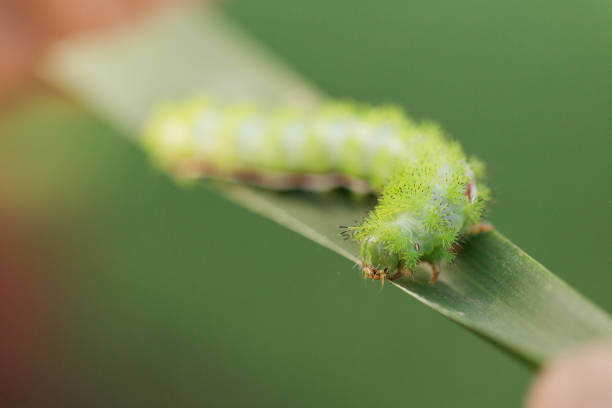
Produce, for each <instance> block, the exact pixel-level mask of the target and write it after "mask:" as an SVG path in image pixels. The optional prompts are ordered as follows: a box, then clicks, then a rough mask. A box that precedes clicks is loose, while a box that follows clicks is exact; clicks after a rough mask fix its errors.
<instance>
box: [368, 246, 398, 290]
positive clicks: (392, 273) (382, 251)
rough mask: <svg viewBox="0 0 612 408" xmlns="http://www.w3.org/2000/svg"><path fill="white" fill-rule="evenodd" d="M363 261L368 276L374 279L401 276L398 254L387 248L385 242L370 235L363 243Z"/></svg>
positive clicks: (383, 279)
mask: <svg viewBox="0 0 612 408" xmlns="http://www.w3.org/2000/svg"><path fill="white" fill-rule="evenodd" d="M361 261H362V268H363V273H364V274H365V277H366V278H370V279H374V280H382V281H383V282H384V281H385V279H395V278H397V277H399V276H401V267H400V265H401V262H400V258H399V256H398V254H396V253H393V252H391V251H389V250H388V249H386V248H385V244H384V242H382V241H381V240H380V239H378V238H376V237H369V238H367V239H365V240H364V241H363V242H362V244H361Z"/></svg>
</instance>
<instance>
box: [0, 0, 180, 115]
mask: <svg viewBox="0 0 612 408" xmlns="http://www.w3.org/2000/svg"><path fill="white" fill-rule="evenodd" d="M178 1H180V0H1V1H0V106H2V104H5V103H6V102H7V101H8V100H9V99H10V98H11V96H14V94H15V93H16V92H18V90H19V89H20V88H21V87H22V86H23V84H24V83H26V82H28V81H29V80H31V79H32V76H33V73H34V71H35V69H36V65H37V63H38V62H39V61H40V59H41V58H42V57H43V56H44V54H45V51H46V50H47V49H48V48H49V46H50V45H52V44H53V43H54V42H55V41H57V40H59V39H62V38H65V37H67V36H71V35H76V34H80V33H83V32H91V31H95V30H100V29H108V28H109V27H119V26H122V25H123V24H124V23H126V22H129V21H132V20H133V19H134V18H136V17H138V16H140V15H143V14H144V13H145V12H147V11H149V10H151V9H153V8H155V7H157V6H159V5H161V4H165V3H175V2H178Z"/></svg>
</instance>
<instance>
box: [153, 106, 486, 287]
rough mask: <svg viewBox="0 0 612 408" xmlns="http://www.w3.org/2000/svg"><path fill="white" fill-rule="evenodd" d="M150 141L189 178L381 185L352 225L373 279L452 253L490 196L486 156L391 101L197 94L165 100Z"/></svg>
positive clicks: (315, 186)
mask: <svg viewBox="0 0 612 408" xmlns="http://www.w3.org/2000/svg"><path fill="white" fill-rule="evenodd" d="M143 140H144V145H145V147H146V148H147V150H148V151H149V152H150V153H151V155H152V157H154V158H155V160H156V161H157V162H158V163H159V165H161V166H162V167H164V168H166V169H167V170H169V171H172V172H173V173H175V174H179V175H181V176H183V177H204V176H205V177H214V178H220V179H226V180H233V181H241V182H249V183H252V184H257V185H260V186H263V187H267V188H275V189H283V188H303V189H311V190H325V189H330V188H336V187H346V188H349V189H352V190H355V191H359V192H371V193H374V194H378V195H379V201H378V204H377V206H376V207H375V208H374V209H373V210H372V211H371V212H370V214H369V215H368V217H367V218H366V220H365V221H364V222H363V224H361V225H357V226H353V227H350V228H349V231H350V234H351V236H352V237H353V238H354V239H356V240H358V241H359V242H360V243H361V248H362V251H361V252H362V262H363V268H364V271H365V273H366V276H369V277H371V278H374V279H385V278H393V277H397V276H399V275H401V274H402V273H403V272H404V271H408V272H409V271H411V270H412V269H413V267H414V266H415V265H416V264H417V263H419V262H422V261H426V262H429V263H431V264H432V265H438V264H440V263H441V262H442V261H445V260H450V259H452V257H453V252H452V248H453V246H454V245H455V244H456V243H457V241H458V239H459V238H460V237H461V236H462V235H464V234H466V233H467V232H468V231H469V230H470V228H472V227H473V226H474V225H476V224H477V223H479V222H480V218H481V214H482V212H483V209H484V207H485V205H486V202H487V200H488V189H487V188H486V187H485V186H484V184H483V182H482V178H483V175H484V170H483V166H482V164H480V163H479V162H478V161H476V160H468V159H467V158H466V156H465V154H464V153H463V151H462V149H461V147H460V146H459V144H458V143H456V142H452V141H449V140H448V138H447V137H445V136H444V134H443V132H442V131H441V130H440V128H439V127H438V126H437V125H435V124H433V123H431V122H427V123H421V124H419V123H416V122H414V121H412V120H410V119H409V118H408V117H407V116H406V115H405V114H404V113H403V112H402V111H401V110H400V109H398V108H395V107H392V106H383V107H370V106H363V105H357V104H352V103H328V104H325V105H323V106H321V107H320V108H319V109H316V110H314V111H303V110H297V109H290V108H283V109H277V110H273V109H262V108H260V107H258V106H256V105H253V104H240V105H230V106H224V105H222V104H218V103H215V102H212V101H210V100H207V99H204V98H198V99H194V100H190V101H187V102H183V103H180V104H169V105H165V106H164V107H162V108H160V109H159V110H158V112H157V113H156V114H154V115H153V117H152V119H151V121H150V123H149V125H148V126H147V128H146V131H145V135H144V139H143ZM398 274H399V275H398ZM435 276H437V275H435ZM435 276H434V277H435ZM434 280H435V279H434Z"/></svg>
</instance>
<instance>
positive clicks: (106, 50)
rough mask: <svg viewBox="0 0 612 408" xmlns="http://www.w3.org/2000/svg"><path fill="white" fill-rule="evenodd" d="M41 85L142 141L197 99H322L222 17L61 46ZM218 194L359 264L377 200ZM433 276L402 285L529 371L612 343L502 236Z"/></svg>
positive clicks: (481, 240)
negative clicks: (153, 114) (158, 115)
mask: <svg viewBox="0 0 612 408" xmlns="http://www.w3.org/2000/svg"><path fill="white" fill-rule="evenodd" d="M177 44H180V46H177ZM43 75H44V76H45V77H46V79H47V80H48V81H49V82H51V83H53V84H56V85H58V86H59V87H61V88H62V89H64V90H66V91H68V92H69V93H70V94H72V95H73V96H75V97H76V98H77V99H79V100H80V101H82V102H83V103H84V104H85V105H87V106H89V107H90V108H91V109H92V110H94V111H95V112H97V113H98V114H100V115H102V116H104V117H106V118H108V119H109V120H110V121H111V122H113V123H115V124H116V125H118V126H119V127H121V128H122V129H123V130H125V132H126V134H128V135H130V136H133V137H137V136H138V134H139V132H140V128H141V126H142V124H143V122H144V120H145V119H146V117H147V115H148V113H149V111H150V109H151V108H152V106H154V105H155V104H157V103H159V102H162V101H165V100H169V99H175V98H183V97H189V96H192V95H193V94H194V93H198V92H205V93H206V94H209V95H214V96H216V97H218V98H221V99H229V100H236V99H243V98H244V99H258V100H260V101H261V102H262V103H276V104H279V103H281V104H282V103H287V102H290V103H292V104H294V105H296V104H303V105H305V106H311V105H313V104H316V103H317V101H318V100H320V99H321V94H320V92H317V91H315V90H313V88H312V87H311V86H309V85H307V83H306V82H305V81H303V80H301V79H300V78H299V77H298V76H297V75H296V74H294V73H292V72H291V71H289V70H288V69H286V68H284V67H283V66H282V65H281V64H280V63H279V62H278V61H275V60H274V58H273V57H272V56H270V55H268V54H267V53H266V52H265V50H263V49H262V48H261V47H259V46H258V45H257V44H256V43H254V42H253V41H251V40H250V39H249V38H248V37H246V36H245V35H243V34H241V33H239V32H238V31H236V30H235V29H233V28H231V26H230V25H228V24H227V22H225V21H223V19H222V18H220V17H219V16H218V15H216V14H215V13H211V12H204V11H202V10H199V9H196V10H194V9H191V8H186V9H176V10H173V11H170V12H166V13H163V14H160V15H158V16H156V17H155V18H151V19H150V20H148V21H145V22H144V23H142V25H140V26H139V27H137V28H135V29H133V30H130V31H127V32H122V33H115V34H113V35H111V36H109V37H105V38H97V39H89V40H80V41H79V42H78V43H75V42H73V43H70V44H64V45H63V46H62V47H60V48H59V49H58V50H57V52H56V53H55V54H54V55H53V56H52V58H51V59H50V61H49V65H48V70H47V71H46V72H45V73H44V74H43ZM209 184H210V185H212V186H213V188H216V189H217V190H218V191H219V192H220V193H221V194H223V195H225V196H226V197H228V198H229V199H231V200H233V201H235V202H237V203H239V204H241V205H244V206H245V207H247V208H249V209H251V210H253V211H255V212H257V213H259V214H262V215H264V216H266V217H269V218H271V219H272V220H274V221H276V222H278V223H280V224H283V225H285V226H287V227H288V228H291V229H292V230H294V231H296V232H298V233H300V234H303V235H305V236H306V237H308V238H310V239H312V240H314V241H316V242H318V243H319V244H321V245H324V246H326V247H328V248H330V249H332V250H334V251H336V252H337V253H339V254H341V255H343V256H345V257H346V258H348V259H350V260H352V261H354V262H358V261H359V256H358V248H357V246H356V245H355V244H354V243H352V242H350V241H345V240H343V239H342V238H341V236H340V235H339V229H338V226H340V225H350V224H352V223H354V222H355V221H358V220H360V219H361V218H362V217H363V216H364V215H365V214H366V213H367V211H368V210H369V209H370V208H371V206H372V205H373V202H372V201H371V200H367V199H363V200H356V199H354V198H351V197H349V196H347V195H346V194H342V193H338V192H336V193H330V194H324V195H317V194H311V193H276V192H270V191H264V190H259V189H253V188H249V187H245V186H241V185H227V184H219V183H209ZM427 273H428V272H427V271H426V270H424V269H422V270H419V271H417V274H416V277H415V278H413V279H404V280H401V281H398V282H393V284H394V285H395V286H397V287H398V288H400V289H402V290H403V291H405V292H406V293H408V294H410V295H412V296H414V297H415V298H417V299H419V300H420V301H421V302H423V303H425V304H426V305H428V306H429V307H431V308H433V309H435V310H437V311H438V312H440V313H442V314H443V315H444V316H446V317H448V318H449V319H451V320H454V321H455V322H457V323H459V324H461V325H463V326H465V327H466V328H468V329H470V330H472V331H473V332H475V333H477V334H479V335H481V336H483V337H485V338H486V339H488V340H490V341H491V342H493V343H495V344H497V345H499V346H500V347H502V348H503V349H505V350H507V351H509V352H510V353H513V354H514V355H515V356H517V357H518V358H520V359H522V360H523V361H525V362H527V363H528V364H530V365H534V366H537V365H539V364H540V363H542V362H544V361H546V360H547V359H549V358H551V357H552V356H554V355H555V354H557V353H559V352H560V351H562V350H564V349H566V348H568V347H571V346H574V345H577V344H580V343H582V342H585V341H590V340H593V339H596V338H602V337H612V320H611V319H610V317H609V316H608V314H606V313H605V312H604V311H602V310H600V309H599V308H598V307H596V306H595V305H593V304H592V303H591V302H589V301H588V300H587V299H585V298H584V297H582V296H581V295H580V294H579V293H577V292H576V291H575V290H573V289H572V288H570V287H569V286H568V285H566V284H565V283H564V282H563V281H561V280H560V279H558V278H557V277H556V276H555V275H553V274H552V273H551V272H550V271H548V270H547V269H546V268H545V267H544V266H542V265H541V264H539V263H538V262H537V261H535V260H534V259H533V258H531V257H530V256H529V255H527V254H526V253H524V252H523V251H522V250H521V249H520V248H518V247H517V246H516V245H514V244H513V243H512V242H510V241H509V240H507V239H506V238H504V236H503V235H501V234H500V233H499V232H496V231H494V232H490V233H484V234H481V235H478V236H474V237H472V238H471V239H470V240H469V241H468V242H467V243H466V244H465V247H464V249H463V252H462V254H461V255H460V256H459V257H458V260H457V262H455V263H454V264H453V265H450V266H447V267H446V268H445V270H444V271H443V273H442V278H441V279H440V281H439V282H438V283H437V284H436V285H434V286H429V285H428V284H427Z"/></svg>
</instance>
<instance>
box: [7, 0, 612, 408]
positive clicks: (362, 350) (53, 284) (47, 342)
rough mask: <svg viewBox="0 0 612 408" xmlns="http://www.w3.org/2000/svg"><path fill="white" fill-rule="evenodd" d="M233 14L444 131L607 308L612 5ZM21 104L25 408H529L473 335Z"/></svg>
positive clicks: (370, 6) (10, 174) (66, 121)
mask: <svg viewBox="0 0 612 408" xmlns="http://www.w3.org/2000/svg"><path fill="white" fill-rule="evenodd" d="M223 9H224V12H225V13H226V14H228V15H229V16H230V17H231V18H233V19H234V20H235V21H237V22H238V23H239V24H241V25H242V26H243V27H244V28H246V29H247V31H249V32H250V33H252V34H253V35H254V36H255V37H257V38H258V39H260V40H261V41H262V42H263V43H264V44H266V45H267V46H268V47H269V48H271V49H272V50H273V51H274V52H275V53H277V54H278V55H280V56H281V57H282V58H283V59H284V60H285V61H286V62H288V63H289V65H290V66H291V67H293V68H295V69H296V70H297V71H299V72H301V73H302V74H303V75H304V76H305V77H306V78H308V79H310V80H312V81H313V83H315V84H316V85H318V86H319V87H320V88H321V89H323V90H324V91H326V92H328V93H329V94H330V95H331V96H333V97H342V98H353V99H358V100H363V101H368V102H384V101H392V102H396V103H399V104H401V105H403V106H404V107H406V109H407V110H408V111H409V112H411V113H412V114H413V115H414V116H416V117H417V118H424V117H427V118H432V119H435V120H437V121H439V122H440V123H442V124H443V126H444V127H445V128H446V129H447V130H448V131H449V133H451V134H452V135H454V137H455V138H457V139H458V140H460V141H461V142H462V143H463V145H464V146H465V148H466V150H467V151H468V152H470V153H474V154H477V155H478V156H480V157H481V158H483V159H485V160H486V162H487V163H488V166H489V170H490V174H491V184H492V185H493V187H494V191H495V192H494V196H495V199H496V203H495V204H494V205H493V208H492V210H491V212H490V215H489V218H490V220H491V221H492V222H493V223H494V224H495V225H496V227H497V228H498V229H499V230H501V231H502V232H503V233H504V234H506V235H507V236H508V237H509V238H510V239H512V240H513V241H514V242H515V243H517V244H518V245H519V246H520V247H522V248H523V249H525V250H526V251H527V252H528V253H530V254H531V255H532V256H534V257H535V258H536V259H538V260H539V261H541V262H542V263H543V264H544V265H546V266H547V267H549V268H550V269H551V270H552V271H553V272H555V273H556V274H557V275H559V276H560V277H561V278H563V279H565V280H566V281H568V282H569V283H570V284H571V285H572V286H574V287H576V288H577V289H578V290H579V291H581V292H582V293H583V294H584V295H586V296H587V297H589V298H591V299H592V300H593V301H594V302H596V303H597V304H599V305H601V306H602V307H603V308H604V309H606V310H609V311H610V310H612V298H611V297H610V295H609V291H610V285H611V284H612V275H610V273H609V271H608V267H609V265H610V255H609V254H610V251H609V246H610V238H609V231H610V230H611V229H612V215H611V211H610V210H611V209H612V206H611V204H612V183H611V182H610V170H609V168H610V159H609V157H608V155H609V152H610V150H611V148H612V121H611V120H610V109H611V107H612V75H611V73H612V24H611V23H612V6H611V5H610V3H609V2H604V1H595V0H592V1H584V2H581V3H580V4H578V3H575V2H559V1H554V2H553V1H535V2H534V1H526V0H524V1H519V2H513V3H502V2H486V1H464V2H431V1H411V2H406V1H399V0H397V1H392V0H384V1H380V2H365V1H359V2H355V1H349V0H339V1H335V2H329V1H323V0H311V1H308V2H299V3H297V2H285V1H281V0H258V1H256V2H255V1H233V2H228V3H224V4H223ZM16 105H17V106H16V107H14V108H13V109H12V110H11V111H9V112H5V114H4V116H3V118H2V123H1V125H0V134H1V135H2V136H1V137H0V163H2V173H1V174H0V198H1V200H0V202H1V204H0V221H2V222H3V225H4V228H3V229H2V231H1V232H0V238H4V241H6V242H13V243H15V242H17V244H12V245H14V248H17V249H13V250H11V251H10V253H11V257H12V258H15V259H16V261H14V262H10V263H7V265H9V266H8V267H6V268H5V272H6V273H3V279H4V278H6V277H9V278H10V279H12V281H13V282H16V283H14V285H13V287H15V288H18V292H19V293H24V294H27V295H28V296H24V297H19V299H17V300H14V301H12V303H10V304H9V306H11V307H12V308H14V309H15V311H16V312H17V311H18V312H19V313H12V314H11V315H12V316H13V318H14V321H13V322H12V323H10V324H9V326H8V328H9V331H8V332H9V333H14V335H13V338H14V339H16V340H15V341H20V342H21V341H22V340H23V339H26V338H27V339H29V340H28V341H26V342H25V343H24V344H25V346H23V347H21V348H19V350H18V352H15V353H12V354H11V353H8V352H7V354H11V355H12V356H14V358H13V360H14V361H13V362H12V364H13V365H14V370H15V372H26V373H27V374H23V375H22V376H21V377H19V378H22V379H23V381H21V383H20V384H17V383H16V384H15V387H14V388H13V391H12V392H13V394H14V395H13V397H14V399H15V400H16V399H18V398H21V394H22V393H19V392H17V391H15V390H16V389H18V388H19V387H20V386H21V387H23V388H24V389H26V390H27V393H26V394H27V398H25V399H19V401H18V403H16V404H15V405H16V406H26V405H29V406H60V405H61V406H105V407H106V406H130V407H133V406H160V407H161V406H177V407H182V406H185V407H189V406H228V407H229V406H269V407H274V406H278V407H284V406H332V405H333V406H347V407H349V406H350V407H353V406H377V407H397V406H399V405H403V406H418V407H480V406H496V407H516V406H520V404H521V401H522V398H523V395H524V392H525V389H526V387H527V385H528V382H529V380H530V375H531V373H530V372H529V371H528V370H527V369H526V368H524V367H523V366H522V365H521V364H520V363H518V362H516V361H514V360H512V359H511V358H510V357H508V356H507V355H505V354H504V353H503V352H501V351H499V350H497V349H496V348H494V347H492V346H490V345H489V344H487V343H486V342H485V341H483V340H481V339H480V338H477V337H476V336H474V335H473V334H471V333H469V332H467V331H466V330H464V329H462V328H460V327H459V326H457V325H455V324H453V323H451V322H450V321H447V320H446V319H445V318H443V317H442V316H440V315H438V314H437V313H435V312H433V311H431V310H429V309H428V308H427V307H425V306H424V305H422V304H420V303H419V302H417V301H416V300H414V299H412V298H410V297H409V296H405V295H404V294H402V293H400V291H398V290H396V289H394V288H393V287H390V286H389V287H385V288H384V289H382V290H381V289H380V286H379V285H377V284H372V283H370V284H367V283H364V281H363V280H362V279H361V275H360V273H359V272H358V271H357V270H356V269H354V268H353V267H352V265H351V264H350V263H349V262H348V261H346V260H344V259H342V258H340V257H339V256H337V255H336V254H334V253H332V252H330V251H328V250H326V249H324V248H322V247H319V246H318V245H317V244H315V243H313V242H311V241H309V240H307V239H305V238H303V237H301V236H298V235H297V234H295V233H293V232H290V231H287V230H285V229H283V228H282V227H279V226H277V225H275V224H273V223H271V222H269V221H268V220H265V219H263V218H260V217H258V216H255V215H252V214H250V213H248V212H247V211H245V210H244V209H242V208H239V207H237V206H236V205H234V204H231V203H229V202H227V201H225V200H224V199H222V198H220V197H218V196H216V195H215V194H214V193H211V192H209V191H207V190H205V189H203V188H193V189H183V188H181V187H178V186H177V185H175V184H174V183H173V182H172V181H171V180H169V179H168V178H167V177H166V176H164V175H163V174H160V173H158V172H156V171H155V170H153V169H151V168H150V167H149V165H148V163H147V161H146V158H145V157H144V154H143V153H142V152H141V151H140V150H139V149H138V148H137V147H136V146H134V145H133V144H132V143H131V142H129V141H128V140H127V139H125V138H124V137H123V135H121V134H118V133H117V132H116V131H115V130H113V129H112V128H111V127H110V126H108V125H106V124H105V123H104V122H102V121H101V120H99V119H96V118H94V117H92V116H91V115H89V114H87V113H86V112H85V111H83V110H82V109H81V108H79V107H77V106H76V105H74V104H73V103H71V102H69V101H66V100H63V99H61V98H60V97H57V96H53V95H51V94H48V93H45V92H41V91H37V92H35V95H34V96H32V97H29V98H25V99H24V100H22V101H21V102H20V103H18V104H16ZM7 253H8V251H7ZM15 265H17V266H15ZM18 273H19V274H20V275H19V276H18V278H14V277H12V278H11V276H13V275H12V274H18ZM6 302H8V301H6ZM11 310H12V309H11ZM28 319H29V320H31V324H26V323H24V322H27V321H28ZM25 326H27V327H28V328H27V329H24V327H25ZM30 326H31V327H30ZM19 336H21V337H19ZM22 343H23V342H22ZM7 344H8V343H7ZM3 350H4V351H6V350H11V347H9V346H5V347H4V349H3ZM19 353H22V354H23V356H22V354H19ZM20 356H21V357H23V358H20ZM26 358H30V359H32V361H33V362H31V363H24V362H23V359H26ZM13 365H12V366H11V367H13ZM11 369H12V368H11ZM10 372H11V371H10V369H7V373H9V374H10Z"/></svg>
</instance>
